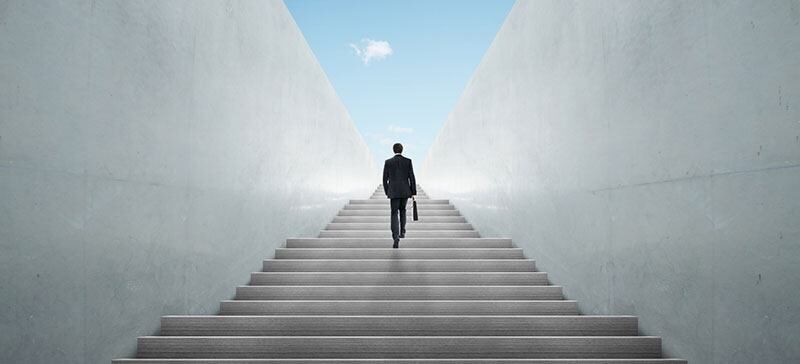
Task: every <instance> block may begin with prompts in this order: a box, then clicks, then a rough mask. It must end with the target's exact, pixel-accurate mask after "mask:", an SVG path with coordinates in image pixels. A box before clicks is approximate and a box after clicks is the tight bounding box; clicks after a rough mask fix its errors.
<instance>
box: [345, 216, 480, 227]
mask: <svg viewBox="0 0 800 364" xmlns="http://www.w3.org/2000/svg"><path fill="white" fill-rule="evenodd" d="M389 222H391V217H390V216H389V215H388V214H387V215H386V216H336V217H334V218H333V221H332V223H334V224H352V223H369V224H388V223H389ZM466 222H467V219H465V218H464V217H463V216H420V217H419V220H417V221H414V220H411V219H407V220H406V227H409V226H411V225H416V224H430V223H434V224H441V223H466Z"/></svg>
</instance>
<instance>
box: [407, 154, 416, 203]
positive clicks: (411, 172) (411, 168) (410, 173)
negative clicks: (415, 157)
mask: <svg viewBox="0 0 800 364" xmlns="http://www.w3.org/2000/svg"><path fill="white" fill-rule="evenodd" d="M408 181H409V182H411V195H412V196H414V195H416V194H417V179H416V178H414V164H413V163H411V159H409V160H408Z"/></svg>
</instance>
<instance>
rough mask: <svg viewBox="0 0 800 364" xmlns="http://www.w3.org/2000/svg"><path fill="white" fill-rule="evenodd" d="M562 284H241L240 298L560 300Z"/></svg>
mask: <svg viewBox="0 0 800 364" xmlns="http://www.w3.org/2000/svg"><path fill="white" fill-rule="evenodd" d="M562 298H564V296H563V295H562V293H561V287H560V286H239V287H237V288H236V300H271V301H277V300H336V301H345V300H353V301H364V300H415V301H417V300H496V301H514V300H516V301H519V300H560V299H562Z"/></svg>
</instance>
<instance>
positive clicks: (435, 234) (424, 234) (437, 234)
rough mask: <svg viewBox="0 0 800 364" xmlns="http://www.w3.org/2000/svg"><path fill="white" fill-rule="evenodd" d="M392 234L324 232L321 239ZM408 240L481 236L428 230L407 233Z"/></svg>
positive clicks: (388, 233)
mask: <svg viewBox="0 0 800 364" xmlns="http://www.w3.org/2000/svg"><path fill="white" fill-rule="evenodd" d="M391 236H392V232H391V231H390V230H389V229H388V228H387V229H385V230H382V231H380V230H374V231H369V230H322V231H320V233H319V237H320V238H386V237H391ZM405 237H407V238H480V237H481V235H480V234H479V233H478V232H477V231H473V230H427V231H414V230H411V231H406V234H405Z"/></svg>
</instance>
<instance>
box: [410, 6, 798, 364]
mask: <svg viewBox="0 0 800 364" xmlns="http://www.w3.org/2000/svg"><path fill="white" fill-rule="evenodd" d="M421 175H422V177H421V178H419V182H420V183H421V184H422V185H423V186H425V189H426V191H428V192H430V195H432V196H435V197H437V198H440V197H441V198H444V197H448V198H451V199H453V200H454V203H455V204H456V205H457V207H458V208H460V209H461V210H462V212H463V213H464V215H466V217H467V219H468V220H469V221H470V222H472V223H474V224H475V225H476V226H477V228H479V229H480V230H481V232H482V233H484V234H485V235H488V236H510V237H513V239H514V240H515V242H516V244H517V245H519V246H521V247H523V248H525V251H526V254H527V255H528V256H531V257H533V258H535V259H537V264H538V267H539V269H541V270H543V271H548V272H549V273H550V274H551V275H550V277H551V280H552V281H553V282H554V283H556V284H563V285H565V293H566V295H567V297H569V298H573V299H578V300H580V305H581V308H582V310H583V312H585V313H616V314H635V315H639V316H640V327H641V331H642V333H644V334H650V335H662V336H663V338H664V341H663V344H664V349H665V353H666V355H669V356H676V357H683V358H687V359H689V360H690V362H692V363H697V364H700V363H742V364H744V363H776V364H777V363H797V362H800V279H798V277H800V2H798V1H796V0H784V1H778V0H775V1H763V0H749V1H699V0H685V1H640V0H625V1H609V0H596V1H561V0H552V1H544V0H543V1H519V2H518V3H517V4H516V5H515V7H514V8H513V10H512V11H511V13H510V15H509V17H508V19H507V20H506V22H505V24H504V25H503V27H502V29H501V30H500V32H499V34H498V36H497V38H496V39H495V41H494V43H493V45H492V46H491V48H490V49H489V51H488V53H487V54H486V56H485V58H484V59H483V61H482V63H481V65H480V66H479V67H478V69H477V70H476V72H475V74H474V76H473V78H472V80H471V82H470V83H469V85H468V87H467V88H466V90H465V92H464V94H463V96H462V97H461V99H460V101H459V103H458V105H457V106H456V108H455V110H453V112H452V113H451V114H450V116H449V119H448V120H447V122H446V125H445V126H444V128H443V130H442V132H441V134H440V135H439V136H438V138H437V140H436V142H435V143H434V145H433V147H432V149H431V151H430V154H429V155H428V158H427V160H426V163H425V164H424V167H423V168H422V173H421Z"/></svg>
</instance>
